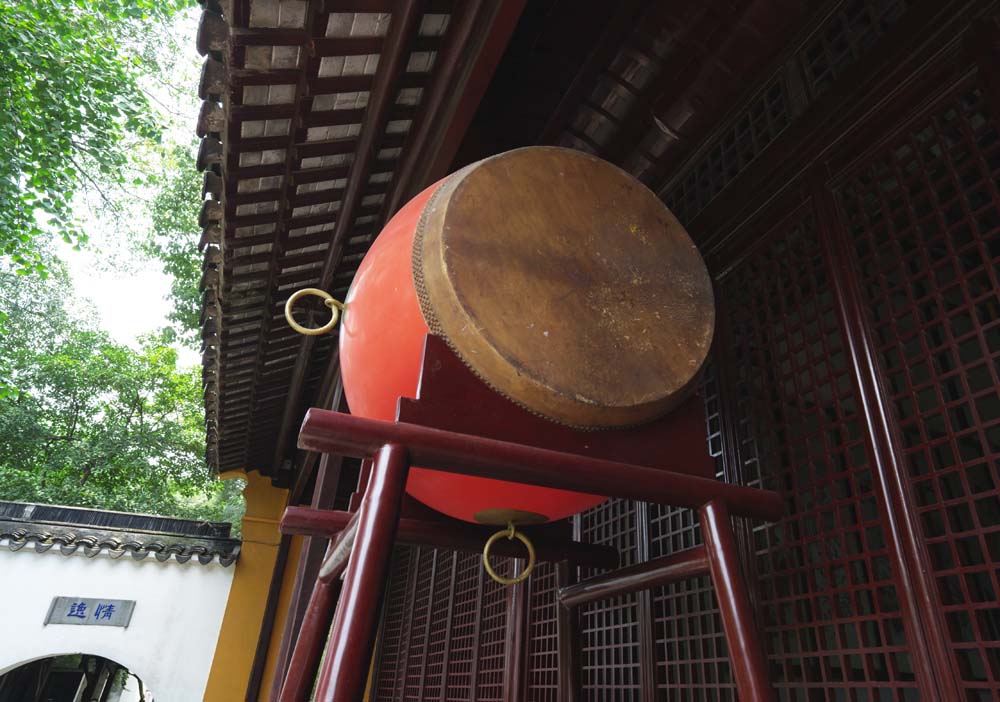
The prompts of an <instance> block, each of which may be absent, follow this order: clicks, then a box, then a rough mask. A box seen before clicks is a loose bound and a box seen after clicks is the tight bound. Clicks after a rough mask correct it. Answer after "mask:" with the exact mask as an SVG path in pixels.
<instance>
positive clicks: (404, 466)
mask: <svg viewBox="0 0 1000 702" xmlns="http://www.w3.org/2000/svg"><path fill="white" fill-rule="evenodd" d="M409 470H410V459H409V455H408V454H407V451H406V449H405V448H403V447H402V446H399V445H396V444H388V445H385V446H383V447H382V448H381V449H379V451H378V453H377V454H376V456H375V465H374V468H373V469H372V475H371V480H370V481H369V484H368V490H367V492H366V493H365V499H364V501H363V502H362V504H361V510H360V517H359V521H358V533H357V537H356V538H355V541H354V550H353V552H352V554H351V561H350V564H349V565H348V566H347V571H346V572H345V574H344V584H343V587H342V590H341V595H340V599H339V602H338V604H337V612H336V614H335V615H334V619H333V629H332V631H331V633H330V640H329V643H328V644H327V652H326V657H325V658H324V660H323V664H322V667H321V668H320V674H319V683H318V684H317V687H316V695H315V697H314V699H315V700H316V701H317V702H357V700H360V699H361V697H362V695H363V693H364V689H365V676H366V674H367V671H368V668H369V666H368V662H369V661H370V660H371V657H372V650H373V648H374V644H375V631H376V624H377V622H378V616H379V608H380V605H381V601H382V594H383V591H384V590H385V581H386V576H387V574H388V570H389V557H390V555H391V554H392V544H393V541H394V540H395V538H396V526H397V523H398V522H399V508H400V504H401V502H402V499H403V492H404V490H405V488H406V476H407V474H408V473H409Z"/></svg>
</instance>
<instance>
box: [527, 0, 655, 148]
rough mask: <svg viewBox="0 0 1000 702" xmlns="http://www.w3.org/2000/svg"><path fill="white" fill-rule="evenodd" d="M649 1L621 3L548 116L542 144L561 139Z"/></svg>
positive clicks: (632, 0)
mask: <svg viewBox="0 0 1000 702" xmlns="http://www.w3.org/2000/svg"><path fill="white" fill-rule="evenodd" d="M646 5H647V2H646V0H626V1H625V2H622V3H621V4H620V5H619V6H618V9H617V11H616V12H615V14H614V17H612V19H611V21H610V22H609V23H608V25H607V27H606V28H605V29H604V32H603V33H602V34H601V37H600V39H598V41H597V44H596V45H595V46H594V48H593V49H592V50H591V52H590V54H588V56H587V59H586V61H584V62H583V64H582V65H581V66H580V70H579V71H578V72H577V74H576V76H575V77H574V78H573V82H572V83H570V84H569V87H568V88H567V89H566V91H565V92H564V93H563V96H562V99H561V100H559V104H558V105H557V106H556V109H555V110H554V111H553V112H552V114H551V115H550V116H549V120H548V122H547V123H546V124H545V128H544V129H543V130H542V133H541V134H540V135H539V136H538V143H539V144H554V143H556V142H557V141H558V139H559V135H560V134H561V133H562V130H563V128H564V127H565V126H566V125H567V124H569V122H570V120H572V119H573V115H574V114H575V113H576V110H577V108H578V107H579V106H580V102H581V101H582V100H583V99H584V98H585V97H586V94H587V92H588V91H590V90H593V89H594V81H595V78H596V77H597V74H598V73H600V72H601V71H603V70H604V69H606V68H607V67H608V65H609V64H610V63H611V60H612V59H613V58H614V57H615V54H616V53H617V52H618V50H619V48H620V47H621V45H622V43H623V41H624V40H625V38H626V37H627V36H628V35H629V34H630V33H631V32H632V31H633V30H634V29H635V28H636V24H637V22H636V21H637V19H638V18H639V16H640V15H641V13H642V12H643V11H644V9H645V7H646Z"/></svg>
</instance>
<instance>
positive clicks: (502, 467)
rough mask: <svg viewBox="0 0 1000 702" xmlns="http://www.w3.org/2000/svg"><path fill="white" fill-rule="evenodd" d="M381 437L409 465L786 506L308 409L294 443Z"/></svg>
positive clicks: (773, 499)
mask: <svg viewBox="0 0 1000 702" xmlns="http://www.w3.org/2000/svg"><path fill="white" fill-rule="evenodd" d="M387 443H392V444H399V445H401V446H406V447H407V449H408V450H409V452H410V457H411V459H412V461H413V462H414V464H416V465H419V466H425V467H429V468H433V469H434V470H442V471H446V472H449V473H459V474H462V475H474V476H477V477H480V478H493V479H496V480H508V481H510V482H514V483H524V484H526V485H540V486H542V487H550V488H556V489H560V490H575V491H577V492H583V493H587V494H590V495H607V496H608V497H622V498H625V499H629V500H646V501H649V502H654V503H658V504H667V505H672V506H675V507H690V508H700V507H701V506H702V505H704V504H706V503H707V502H708V501H709V500H716V501H719V502H720V503H722V504H725V505H727V506H728V507H729V508H730V510H731V511H732V513H733V514H735V515H738V516H741V517H753V518H755V519H766V520H769V521H774V520H777V519H780V518H781V516H782V515H783V514H784V511H785V503H784V500H783V498H782V496H781V495H780V494H779V493H777V492H772V491H770V490H760V489H757V488H748V487H743V486H741V485H730V484H728V483H723V482H720V481H718V480H715V479H714V478H703V477H700V476H696V475H687V474H684V473H678V472H675V471H670V470H660V469H657V468H647V467H643V466H637V465H631V464H627V463H619V462H616V461H607V460H603V459H597V458H590V457H587V456H579V455H575V454H568V453H561V452H559V451H552V450H549V449H543V448H536V447H534V446H526V445H524V444H516V443H512V442H508V441H497V440H495V439H486V438H482V437H479V436H471V435H468V434H459V433H457V432H451V431H443V430H441V429H431V428H429V427H422V426H418V425H416V424H406V423H403V422H386V421H381V420H377V419H366V418H364V417H355V416H353V415H349V414H341V413H339V412H330V411H327V410H320V409H311V410H309V411H308V412H307V413H306V418H305V421H304V422H303V424H302V430H301V432H300V433H299V446H300V447H301V448H307V449H310V450H313V451H323V452H326V453H337V454H343V455H345V456H354V457H357V458H367V457H369V456H373V455H374V454H375V453H376V452H377V451H378V449H379V448H380V447H382V446H383V445H385V444H387ZM609 476H614V477H613V478H612V477H609Z"/></svg>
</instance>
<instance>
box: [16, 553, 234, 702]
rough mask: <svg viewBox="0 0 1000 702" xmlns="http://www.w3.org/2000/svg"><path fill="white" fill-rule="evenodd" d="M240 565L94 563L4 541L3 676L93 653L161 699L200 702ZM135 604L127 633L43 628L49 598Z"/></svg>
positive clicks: (151, 559)
mask: <svg viewBox="0 0 1000 702" xmlns="http://www.w3.org/2000/svg"><path fill="white" fill-rule="evenodd" d="M234 570H235V564H234V565H231V566H229V567H228V568H223V567H222V566H220V565H219V564H218V563H217V562H213V563H210V564H209V565H201V564H200V563H198V562H197V559H196V558H192V559H191V560H190V561H188V562H187V563H177V562H176V561H173V560H169V561H167V562H165V563H160V562H159V561H157V560H156V558H155V557H154V556H152V555H150V556H147V557H146V559H144V560H142V561H136V560H134V559H132V558H131V557H130V556H128V555H125V556H122V557H121V558H120V559H118V560H114V559H112V558H109V557H107V556H104V555H103V554H102V555H99V556H96V557H95V558H87V557H86V556H84V555H83V554H82V552H81V551H78V552H77V553H76V554H74V555H72V556H64V555H62V554H61V553H59V550H58V546H56V547H54V548H52V549H51V550H49V551H47V552H46V553H36V552H35V551H34V548H33V546H32V545H28V546H25V547H24V548H23V549H22V550H21V551H17V552H13V551H10V550H9V549H8V548H7V546H6V544H2V545H0V674H3V673H5V672H6V671H7V670H9V669H11V668H15V667H17V666H19V665H22V664H24V663H27V662H28V661H32V660H35V659H38V658H46V657H48V656H58V655H64V654H73V653H89V654H93V655H98V656H104V657H105V658H110V659H111V660H113V661H116V662H118V663H120V664H121V665H124V666H125V667H127V668H128V669H129V670H131V671H132V672H133V673H135V674H136V675H138V676H139V677H140V678H142V681H143V684H144V685H145V686H146V688H147V689H148V690H150V691H151V692H152V693H153V696H154V697H155V700H156V702H199V701H200V700H202V696H203V695H204V692H205V684H206V682H207V681H208V672H209V668H210V667H211V665H212V657H213V655H214V653H215V643H216V641H217V639H218V636H219V628H220V627H221V626H222V616H223V614H224V612H225V609H226V600H227V599H228V597H229V586H230V585H231V584H232V580H233V572H234ZM58 595H66V596H69V597H106V598H113V599H122V600H135V601H136V605H135V611H134V613H133V614H132V621H131V623H130V624H129V626H128V628H127V629H123V628H120V627H108V626H68V625H58V624H50V625H48V626H44V625H43V622H44V621H45V615H46V614H47V613H48V610H49V605H50V604H51V603H52V598H53V597H55V596H58Z"/></svg>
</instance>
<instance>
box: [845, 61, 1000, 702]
mask: <svg viewBox="0 0 1000 702" xmlns="http://www.w3.org/2000/svg"><path fill="white" fill-rule="evenodd" d="M986 91H987V89H986V88H984V87H982V86H981V85H979V84H978V83H977V82H976V81H975V79H974V78H973V79H970V80H968V81H966V82H965V83H964V84H962V85H960V86H957V88H956V89H955V90H954V91H953V92H952V93H951V94H950V95H948V96H947V97H946V98H944V99H942V101H941V102H940V103H939V105H938V106H937V107H935V108H934V109H932V110H930V111H929V116H927V117H924V118H921V119H918V120H917V121H915V123H913V124H912V125H911V126H910V127H909V128H908V129H906V130H905V131H904V132H903V133H902V134H901V135H900V136H899V137H898V138H896V139H895V140H894V141H893V142H892V143H890V144H888V145H887V146H885V147H884V148H883V149H882V150H881V151H879V152H878V153H876V154H874V155H873V156H872V158H871V159H870V161H868V162H867V163H866V165H865V166H864V167H863V168H862V169H861V170H860V171H859V172H858V173H857V174H856V175H855V176H853V177H852V178H851V179H850V181H849V182H848V183H847V184H846V185H845V186H844V187H843V188H842V190H841V191H840V193H839V202H840V205H841V208H842V211H843V216H844V219H845V221H846V225H847V229H848V236H849V239H850V244H851V248H852V254H853V256H854V259H855V264H856V269H857V272H858V275H859V277H860V287H861V290H862V297H863V300H864V303H865V304H864V307H865V308H866V310H867V321H868V323H869V325H870V330H871V336H872V338H873V339H874V341H875V343H876V346H877V356H878V360H879V362H880V366H881V369H880V370H881V375H882V378H881V380H882V385H883V392H884V393H885V394H886V396H887V397H888V398H889V401H890V403H891V405H892V409H893V411H894V416H893V419H894V423H895V430H896V437H897V441H898V443H899V445H900V446H899V448H900V450H901V452H902V455H903V458H904V463H905V469H906V471H907V477H908V480H909V484H910V486H911V488H912V493H911V495H910V499H911V501H912V504H913V506H914V508H915V509H916V511H917V514H918V515H919V521H920V526H921V529H922V535H923V538H924V541H925V543H926V555H927V561H928V562H929V564H930V567H931V569H932V571H933V576H934V578H935V581H936V585H937V592H938V596H939V597H940V604H941V607H942V608H943V611H944V616H945V620H946V627H947V632H944V633H943V635H944V636H946V637H947V639H948V641H949V644H950V647H951V649H952V651H953V655H954V661H955V669H956V675H957V677H958V679H959V681H960V684H961V685H962V687H963V688H964V692H965V697H964V698H963V699H965V700H969V701H975V702H980V701H982V702H986V700H996V699H998V698H1000V605H998V595H1000V578H998V568H1000V395H998V392H1000V370H998V366H1000V191H998V186H997V183H998V180H1000V136H998V133H1000V130H998V122H997V119H996V118H997V115H992V116H991V115H990V114H989V110H988V108H987V102H986V95H987V92H986Z"/></svg>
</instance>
